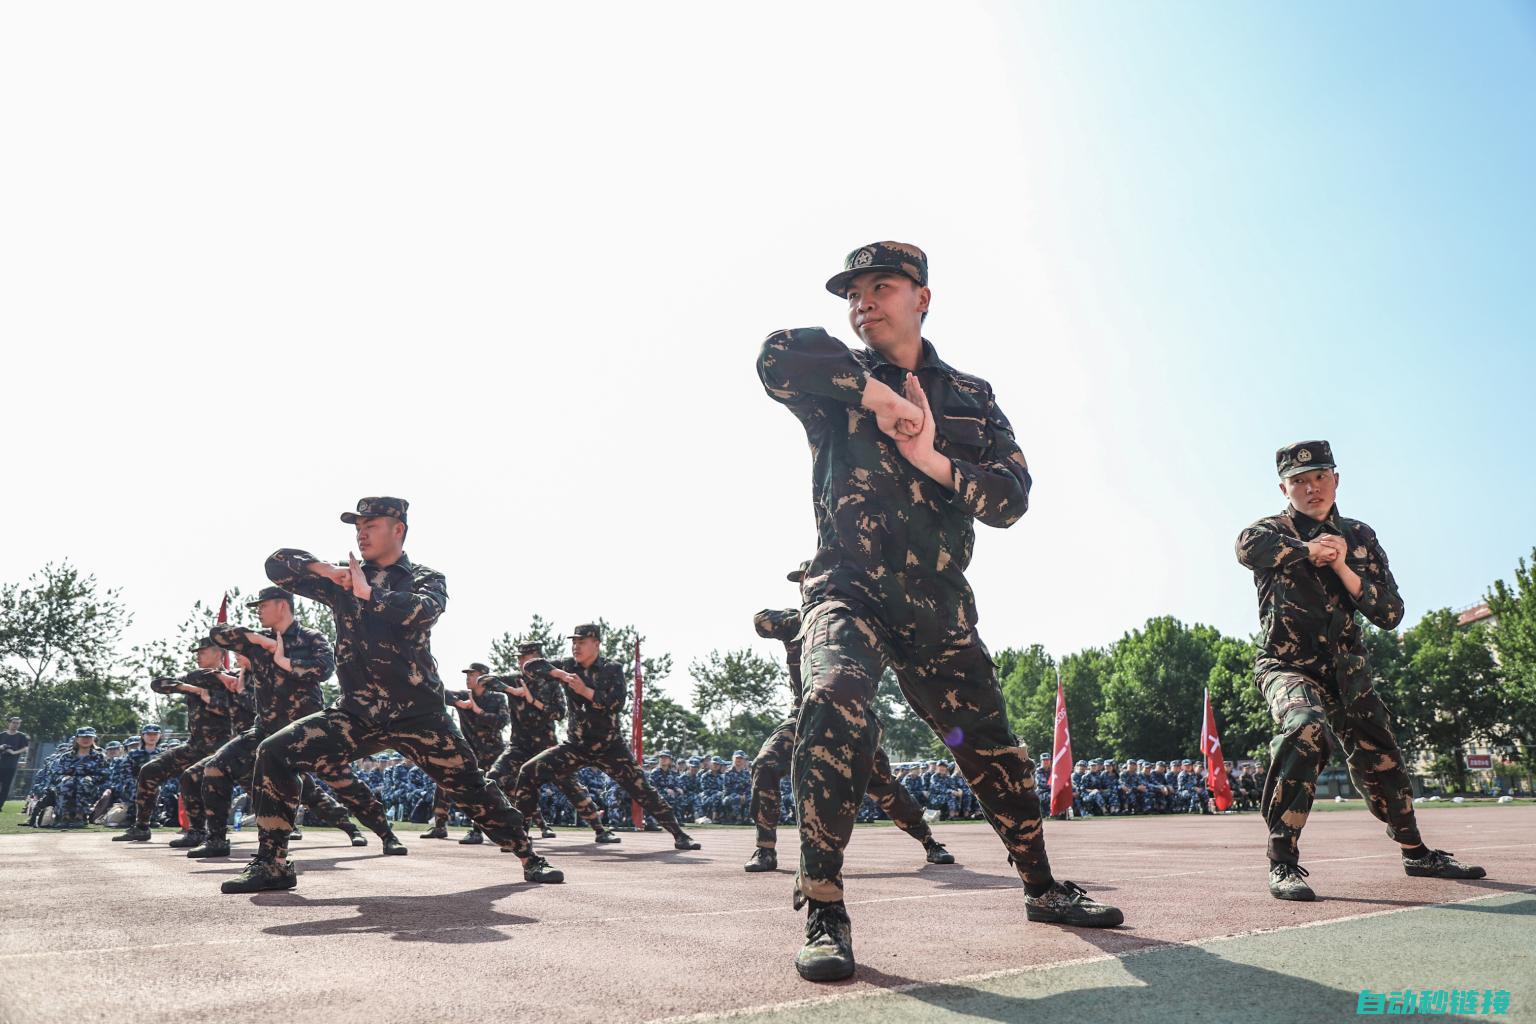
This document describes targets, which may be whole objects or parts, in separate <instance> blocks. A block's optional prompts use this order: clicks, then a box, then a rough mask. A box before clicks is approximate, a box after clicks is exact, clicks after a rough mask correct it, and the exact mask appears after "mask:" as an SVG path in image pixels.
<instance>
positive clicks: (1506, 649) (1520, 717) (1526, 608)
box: [1488, 549, 1536, 772]
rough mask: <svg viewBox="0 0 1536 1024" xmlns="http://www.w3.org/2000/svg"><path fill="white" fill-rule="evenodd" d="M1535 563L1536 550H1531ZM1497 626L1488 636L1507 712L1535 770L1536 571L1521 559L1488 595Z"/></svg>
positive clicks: (1523, 753)
mask: <svg viewBox="0 0 1536 1024" xmlns="http://www.w3.org/2000/svg"><path fill="white" fill-rule="evenodd" d="M1531 562H1532V563H1536V549H1533V550H1532V551H1531ZM1488 610H1489V611H1491V612H1493V614H1494V625H1493V628H1492V629H1490V630H1489V632H1488V637H1489V640H1490V641H1491V642H1492V644H1493V649H1494V651H1496V652H1497V653H1498V656H1499V668H1500V670H1501V672H1502V673H1503V677H1504V704H1505V709H1506V710H1505V714H1506V717H1507V719H1508V724H1509V727H1510V730H1511V732H1512V734H1513V736H1514V738H1515V739H1516V740H1517V741H1518V744H1519V748H1520V755H1519V756H1520V760H1521V761H1522V763H1524V765H1525V768H1526V770H1527V771H1533V772H1536V572H1533V571H1532V569H1531V568H1530V563H1527V562H1526V560H1525V559H1523V558H1522V559H1520V561H1519V564H1518V565H1516V566H1515V582H1514V585H1513V586H1511V585H1509V584H1507V583H1505V582H1504V581H1503V580H1495V581H1494V583H1493V589H1492V590H1491V591H1490V592H1489V594H1488Z"/></svg>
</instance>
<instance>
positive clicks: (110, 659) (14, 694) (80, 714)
mask: <svg viewBox="0 0 1536 1024" xmlns="http://www.w3.org/2000/svg"><path fill="white" fill-rule="evenodd" d="M131 622H132V617H131V616H130V615H129V614H128V611H127V609H126V608H125V607H124V605H123V603H122V600H121V592H120V591H118V590H115V589H110V588H109V589H103V588H102V587H101V586H100V584H99V583H98V582H97V580H96V577H95V576H91V575H86V574H83V573H81V572H80V570H78V569H77V568H75V567H74V566H72V565H71V564H70V563H69V562H68V561H65V562H63V563H61V564H58V565H55V564H54V563H52V562H50V563H48V564H47V565H45V566H43V568H42V569H40V570H38V571H37V572H35V573H33V574H32V575H31V576H29V577H28V578H27V580H26V581H25V582H22V583H9V584H5V585H3V586H0V717H9V716H10V715H19V716H21V718H22V720H23V721H24V722H25V723H26V728H27V729H28V730H29V731H30V732H31V733H32V734H33V735H34V736H35V737H36V738H37V739H39V740H48V739H55V738H61V737H63V736H65V735H67V734H69V733H70V732H72V731H74V730H75V729H76V728H78V727H80V726H83V725H91V726H95V727H96V728H97V729H100V730H102V731H104V732H126V731H128V730H129V729H131V728H132V726H133V723H134V722H136V721H137V719H138V717H139V716H140V715H141V714H143V703H142V701H140V700H138V699H136V698H135V696H134V693H133V686H132V682H131V680H130V679H128V678H126V677H125V676H123V675H122V674H120V673H118V672H116V671H114V661H115V658H116V653H117V648H118V644H119V643H120V642H121V639H122V635H123V631H124V630H125V629H126V628H127V627H128V626H129V624H130V623H131Z"/></svg>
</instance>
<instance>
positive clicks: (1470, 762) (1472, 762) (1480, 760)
mask: <svg viewBox="0 0 1536 1024" xmlns="http://www.w3.org/2000/svg"><path fill="white" fill-rule="evenodd" d="M1467 767H1468V768H1492V767H1493V755H1492V754H1468V755H1467Z"/></svg>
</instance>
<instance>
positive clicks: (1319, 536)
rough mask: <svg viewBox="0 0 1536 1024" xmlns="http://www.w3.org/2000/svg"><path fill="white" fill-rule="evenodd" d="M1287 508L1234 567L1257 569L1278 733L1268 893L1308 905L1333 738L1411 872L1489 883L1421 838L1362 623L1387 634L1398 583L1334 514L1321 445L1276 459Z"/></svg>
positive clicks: (1371, 543)
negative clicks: (1318, 802)
mask: <svg viewBox="0 0 1536 1024" xmlns="http://www.w3.org/2000/svg"><path fill="white" fill-rule="evenodd" d="M1275 465H1276V468H1277V469H1278V471H1279V474H1280V492H1281V493H1282V494H1284V495H1285V497H1286V502H1287V507H1286V508H1285V510H1284V511H1282V512H1280V513H1279V514H1277V515H1272V516H1267V517H1265V518H1263V519H1260V520H1259V521H1258V522H1256V523H1254V524H1253V525H1251V526H1249V527H1248V528H1247V529H1245V530H1243V532H1242V533H1241V534H1239V535H1238V538H1237V544H1236V549H1237V560H1238V562H1240V563H1241V564H1242V565H1243V567H1244V568H1247V569H1250V570H1252V571H1253V582H1254V586H1255V587H1256V588H1257V590H1258V597H1259V621H1260V629H1261V632H1262V634H1263V639H1262V642H1261V643H1260V645H1259V650H1258V656H1257V659H1256V664H1255V671H1256V675H1257V679H1258V685H1259V689H1260V691H1261V692H1262V693H1263V695H1264V699H1265V701H1267V702H1268V704H1269V710H1270V715H1271V716H1272V717H1273V718H1274V720H1275V722H1276V723H1277V725H1278V726H1279V730H1280V731H1279V733H1278V734H1277V735H1276V736H1275V738H1274V740H1273V741H1272V742H1271V743H1270V766H1269V773H1268V775H1266V776H1265V779H1264V795H1263V810H1264V821H1265V823H1266V824H1267V825H1268V826H1269V846H1268V853H1269V861H1270V874H1269V890H1270V892H1271V894H1273V895H1274V896H1276V897H1277V898H1279V899H1289V900H1311V899H1314V898H1315V895H1314V893H1313V891H1312V888H1311V887H1310V886H1309V885H1307V883H1306V882H1305V881H1304V880H1303V879H1304V878H1305V876H1306V874H1307V871H1306V869H1305V868H1303V867H1301V865H1300V863H1299V860H1300V855H1299V852H1298V840H1299V839H1300V837H1301V830H1302V827H1303V826H1304V825H1306V823H1307V814H1308V812H1309V811H1310V810H1311V809H1312V797H1313V793H1314V791H1315V788H1316V783H1317V776H1318V773H1319V772H1320V771H1322V769H1323V768H1324V767H1325V766H1326V765H1327V763H1328V757H1329V734H1330V733H1332V736H1333V738H1334V739H1335V741H1336V742H1337V743H1338V745H1339V747H1340V749H1341V750H1342V752H1343V754H1344V760H1345V763H1346V764H1347V765H1348V767H1349V775H1350V778H1351V779H1352V780H1353V781H1354V784H1355V788H1357V789H1358V790H1360V792H1362V793H1364V794H1365V798H1366V806H1367V807H1368V808H1370V811H1371V813H1372V814H1373V815H1375V816H1376V818H1377V819H1378V820H1380V821H1383V822H1385V823H1386V825H1387V835H1388V836H1389V837H1390V838H1391V839H1392V840H1393V841H1395V842H1396V843H1397V844H1398V845H1399V846H1401V847H1402V851H1403V867H1404V870H1405V871H1406V872H1407V873H1408V874H1410V875H1416V876H1425V877H1436V878H1482V877H1483V875H1484V874H1485V872H1484V871H1483V869H1482V868H1480V867H1475V866H1472V865H1464V864H1461V863H1459V862H1457V861H1456V860H1455V858H1454V857H1452V856H1451V855H1450V854H1448V853H1446V852H1445V851H1443V850H1431V849H1429V848H1428V847H1426V846H1425V845H1424V843H1423V841H1422V839H1421V838H1420V836H1419V827H1418V822H1417V820H1416V818H1415V816H1414V812H1413V790H1412V788H1411V787H1410V785H1409V782H1408V773H1407V772H1406V771H1405V770H1404V768H1403V755H1402V751H1400V750H1399V749H1398V746H1397V739H1396V738H1395V737H1394V736H1393V735H1392V726H1391V722H1390V717H1389V715H1388V712H1387V708H1386V705H1385V704H1383V703H1382V701H1381V698H1380V697H1378V696H1377V695H1376V691H1375V689H1374V688H1373V684H1372V679H1371V671H1370V665H1369V663H1368V662H1367V660H1366V651H1365V644H1364V642H1363V640H1362V639H1361V635H1360V616H1361V615H1364V616H1365V617H1366V618H1367V619H1369V620H1370V621H1371V622H1372V623H1374V624H1375V625H1376V626H1377V627H1379V628H1381V629H1395V628H1396V627H1397V625H1398V623H1399V622H1401V621H1402V618H1403V601H1402V598H1401V597H1400V596H1399V594H1398V591H1397V581H1396V580H1394V579H1393V578H1392V572H1391V570H1390V569H1389V568H1388V567H1387V555H1386V552H1385V551H1383V550H1382V547H1381V544H1380V543H1379V542H1378V541H1377V539H1376V532H1375V531H1374V530H1372V529H1371V528H1370V527H1369V526H1367V525H1366V524H1365V523H1362V522H1360V521H1359V520H1358V519H1346V518H1344V517H1343V516H1341V515H1340V514H1339V509H1338V505H1337V504H1336V503H1335V501H1334V497H1335V495H1336V493H1337V490H1338V481H1339V475H1338V472H1337V471H1336V468H1335V464H1334V460H1333V449H1332V447H1331V446H1330V445H1329V444H1328V442H1326V441H1302V442H1298V443H1296V444H1291V445H1287V446H1285V447H1284V448H1281V449H1280V450H1279V451H1277V452H1276V453H1275Z"/></svg>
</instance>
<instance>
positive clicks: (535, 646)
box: [517, 640, 544, 654]
mask: <svg viewBox="0 0 1536 1024" xmlns="http://www.w3.org/2000/svg"><path fill="white" fill-rule="evenodd" d="M517 653H518V654H543V653H544V643H543V641H541V640H524V641H523V642H522V643H520V644H518V645H517Z"/></svg>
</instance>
